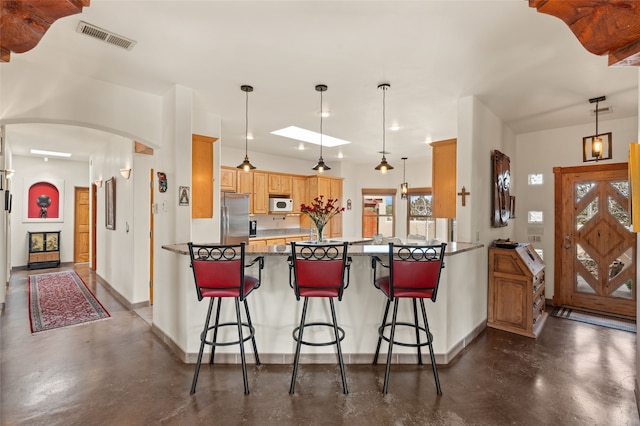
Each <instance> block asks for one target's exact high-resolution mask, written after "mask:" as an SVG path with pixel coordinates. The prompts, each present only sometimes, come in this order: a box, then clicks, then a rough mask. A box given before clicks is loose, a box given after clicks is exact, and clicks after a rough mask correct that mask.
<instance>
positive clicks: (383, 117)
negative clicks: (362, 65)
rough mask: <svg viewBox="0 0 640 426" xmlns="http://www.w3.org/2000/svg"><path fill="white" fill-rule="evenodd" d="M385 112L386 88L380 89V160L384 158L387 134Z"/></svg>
mask: <svg viewBox="0 0 640 426" xmlns="http://www.w3.org/2000/svg"><path fill="white" fill-rule="evenodd" d="M386 110H387V88H386V87H383V88H382V158H385V155H386V152H385V151H386V149H385V146H386V134H387V129H386V122H387V118H386Z"/></svg>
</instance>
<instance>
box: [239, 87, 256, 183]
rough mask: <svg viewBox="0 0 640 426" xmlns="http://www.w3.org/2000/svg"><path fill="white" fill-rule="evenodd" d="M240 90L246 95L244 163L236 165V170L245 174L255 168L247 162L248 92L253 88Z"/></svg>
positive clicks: (241, 88)
mask: <svg viewBox="0 0 640 426" xmlns="http://www.w3.org/2000/svg"><path fill="white" fill-rule="evenodd" d="M240 90H242V91H243V92H245V93H246V95H247V96H246V101H245V110H244V111H245V116H244V117H245V120H244V161H243V162H242V163H241V164H240V165H238V167H237V168H238V169H242V170H244V171H245V172H248V171H249V170H253V169H255V168H256V166H254V165H253V164H251V162H250V161H249V92H253V87H252V86H248V85H246V84H245V85H242V86H240Z"/></svg>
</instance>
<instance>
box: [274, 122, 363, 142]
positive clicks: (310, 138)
mask: <svg viewBox="0 0 640 426" xmlns="http://www.w3.org/2000/svg"><path fill="white" fill-rule="evenodd" d="M271 134H272V135H278V136H284V137H285V138H290V139H295V140H298V141H303V142H309V143H313V144H316V145H320V133H317V132H312V131H311V130H306V129H301V128H300V127H296V126H289V127H285V128H284V129H280V130H274V131H273V132H271ZM348 143H351V142H349V141H345V140H344V139H338V138H334V137H331V136H327V135H325V134H323V135H322V145H323V146H328V147H332V146H340V145H346V144H348Z"/></svg>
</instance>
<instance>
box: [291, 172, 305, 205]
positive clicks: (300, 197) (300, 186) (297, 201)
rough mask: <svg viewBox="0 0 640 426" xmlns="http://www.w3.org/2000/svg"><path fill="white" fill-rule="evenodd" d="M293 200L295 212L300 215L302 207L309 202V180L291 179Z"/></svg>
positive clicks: (303, 178) (294, 177)
mask: <svg viewBox="0 0 640 426" xmlns="http://www.w3.org/2000/svg"><path fill="white" fill-rule="evenodd" d="M291 199H292V200H293V212H294V213H300V205H301V204H303V203H306V202H307V178H306V177H304V176H293V178H292V179H291Z"/></svg>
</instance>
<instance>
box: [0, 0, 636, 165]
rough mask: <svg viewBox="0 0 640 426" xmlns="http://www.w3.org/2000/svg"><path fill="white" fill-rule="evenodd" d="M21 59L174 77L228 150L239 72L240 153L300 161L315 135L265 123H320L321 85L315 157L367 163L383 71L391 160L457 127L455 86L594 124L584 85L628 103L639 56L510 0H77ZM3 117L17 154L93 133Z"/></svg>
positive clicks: (116, 77)
mask: <svg viewBox="0 0 640 426" xmlns="http://www.w3.org/2000/svg"><path fill="white" fill-rule="evenodd" d="M81 20H83V21H86V22H88V23H90V24H93V25H96V26H98V27H101V28H104V29H106V30H109V31H112V32H115V33H117V34H119V35H122V36H124V37H128V38H132V39H134V40H136V41H137V45H136V46H135V47H134V48H133V50H131V51H125V50H122V49H119V48H116V47H114V46H111V45H109V44H106V43H102V42H100V41H97V40H94V39H92V38H89V37H87V36H84V35H81V34H79V33H77V32H76V27H77V25H78V23H79V21H81ZM26 63H31V64H34V63H35V64H38V65H39V66H42V67H53V68H57V69H64V70H68V71H69V72H73V73H76V74H78V78H82V77H84V76H88V77H91V78H95V79H98V80H103V81H107V82H112V83H115V84H120V85H123V86H127V87H131V88H135V89H138V90H141V91H145V92H150V93H154V94H158V95H162V94H164V93H166V92H167V91H168V90H169V89H170V88H171V87H172V86H173V85H176V84H179V85H184V86H187V87H191V88H193V90H194V100H195V102H196V103H197V104H198V106H199V107H202V108H205V109H206V110H208V111H210V112H212V113H215V114H217V115H219V116H220V117H221V119H222V134H223V144H224V146H234V147H237V148H239V149H243V150H244V144H245V138H244V132H245V93H244V92H242V91H241V90H240V86H241V85H242V84H250V85H252V86H254V91H253V92H252V93H251V94H250V95H249V132H250V133H252V134H253V135H254V136H255V139H254V140H252V141H249V156H251V152H269V153H273V154H277V155H281V156H287V157H295V158H302V159H305V160H308V161H309V163H310V167H311V165H313V164H315V162H316V160H317V158H318V152H319V148H318V147H317V146H314V145H308V144H305V145H306V147H307V149H306V150H304V151H299V150H298V146H299V143H298V142H295V141H292V140H289V139H286V138H283V137H279V136H274V135H271V134H270V132H271V131H273V130H276V129H280V128H282V127H286V126H291V125H294V126H298V127H302V128H306V129H310V130H314V131H319V128H320V118H319V115H318V112H319V110H320V95H319V93H318V92H316V91H315V89H314V87H315V85H316V84H320V83H322V84H326V85H327V86H328V91H327V92H325V93H324V95H323V97H324V106H325V109H329V110H330V111H331V114H332V115H331V116H330V117H329V118H325V119H324V121H323V131H324V133H325V134H327V135H330V136H334V137H337V138H341V139H347V140H350V141H352V142H353V143H352V144H350V145H347V146H343V147H336V148H327V147H325V148H324V150H323V153H324V159H325V161H326V162H327V163H328V164H329V165H331V164H332V163H333V162H336V161H338V159H337V158H338V155H339V154H342V155H343V156H344V158H345V159H346V160H348V161H352V162H355V163H366V162H369V163H371V164H372V167H373V166H375V164H377V163H378V161H379V159H380V154H379V151H381V150H382V128H383V123H382V92H381V91H380V90H378V89H377V86H378V84H379V83H382V82H388V83H390V84H391V88H390V89H389V90H388V91H387V93H386V125H387V128H390V127H391V126H393V125H397V126H398V128H399V130H397V131H391V130H387V131H386V150H387V151H389V154H388V155H387V159H388V160H389V162H390V163H391V164H394V165H396V167H397V166H400V165H401V160H400V157H403V156H408V157H410V158H412V157H413V158H415V157H422V156H428V155H430V154H429V151H430V149H429V148H428V145H426V144H425V141H427V140H433V141H436V140H442V139H448V138H453V137H456V136H457V128H456V126H457V123H456V115H457V100H458V99H459V98H461V97H465V96H470V95H473V96H476V97H477V98H478V99H479V100H480V101H481V102H482V103H484V104H485V105H486V106H487V107H489V108H490V109H491V110H492V111H494V112H495V114H496V115H497V116H499V117H500V118H501V119H502V120H503V121H504V123H506V125H507V126H509V127H510V128H511V129H513V131H514V132H516V133H525V132H531V131H537V130H542V129H550V128H557V127H565V126H570V125H576V124H584V123H592V122H595V118H594V117H593V115H592V114H591V110H592V109H593V108H594V105H592V104H590V103H589V102H588V99H589V98H592V97H597V96H602V95H605V96H606V97H607V101H606V102H604V103H601V104H600V106H601V107H605V106H611V107H612V110H613V112H612V113H610V114H606V115H601V117H600V122H601V123H602V122H605V121H606V120H610V119H614V118H623V117H631V116H637V114H638V106H637V99H638V95H637V86H638V68H633V67H622V68H613V67H608V66H607V58H606V57H598V56H595V55H593V54H591V53H589V52H587V51H586V50H585V49H584V47H582V45H580V43H579V42H578V41H577V39H576V38H575V36H574V35H573V34H572V33H571V32H570V30H569V28H568V27H567V26H566V25H565V24H564V23H563V22H562V21H560V20H559V19H557V18H555V17H552V16H548V15H543V14H540V13H538V12H537V11H536V10H535V9H534V8H530V7H529V6H528V2H527V1H524V0H502V1H483V0H469V1H455V0H449V1H304V0H301V1H280V2H272V1H152V0H148V1H126V2H125V1H117V0H92V2H91V5H90V6H89V7H88V8H85V10H84V12H83V13H82V14H80V15H73V16H70V17H67V18H64V19H61V20H59V21H57V22H56V23H55V24H54V25H53V26H52V27H51V29H50V30H49V31H48V32H47V33H46V34H45V36H44V38H43V39H42V41H41V42H40V43H39V45H38V46H36V47H35V48H34V49H33V50H32V51H30V52H27V53H23V54H12V56H11V62H9V63H6V64H2V65H0V67H6V68H11V67H12V69H11V71H16V72H11V73H10V74H9V75H10V76H16V75H19V70H20V67H21V66H23V65H24V64H26ZM13 101H14V102H15V101H16V100H13ZM42 126H48V127H47V130H46V134H47V137H48V139H44V138H43V137H42V134H43V133H45V130H44V128H43V127H42ZM594 126H595V124H594ZM11 127H12V134H13V135H16V138H15V139H14V141H16V142H18V143H13V149H14V153H15V154H17V155H21V154H23V153H25V151H26V150H27V149H28V148H30V147H35V148H41V149H42V148H44V149H58V148H59V149H64V150H71V151H73V152H74V153H75V155H74V158H76V159H86V156H87V155H88V154H89V153H90V152H91V150H92V149H93V148H92V144H91V143H92V142H90V141H93V143H104V140H108V137H107V138H106V139H103V137H105V136H106V135H102V134H101V132H97V131H93V130H86V129H85V130H83V131H82V132H80V133H77V132H78V129H77V128H72V127H69V126H52V125H39V126H38V127H37V128H36V127H33V126H31V125H26V124H21V125H12V126H11ZM605 128H606V125H604V126H601V130H604V129H605ZM34 129H35V130H34ZM87 132H89V134H87ZM58 144H66V145H60V146H58ZM43 145H46V146H43ZM241 160H242V159H241V158H239V159H238V163H240V161H241ZM256 165H257V166H258V167H259V166H260V165H259V164H256Z"/></svg>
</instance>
